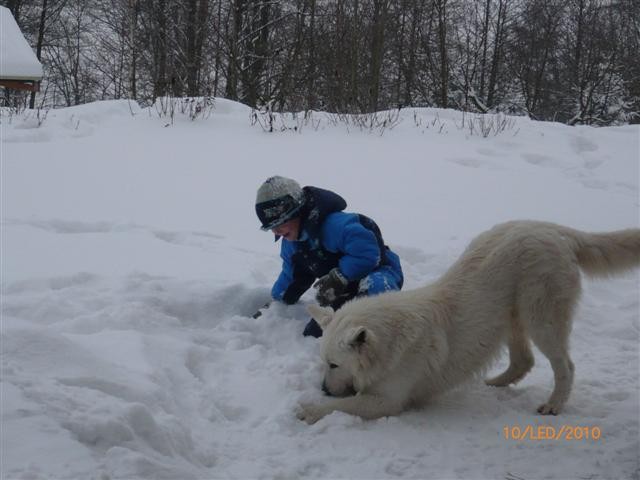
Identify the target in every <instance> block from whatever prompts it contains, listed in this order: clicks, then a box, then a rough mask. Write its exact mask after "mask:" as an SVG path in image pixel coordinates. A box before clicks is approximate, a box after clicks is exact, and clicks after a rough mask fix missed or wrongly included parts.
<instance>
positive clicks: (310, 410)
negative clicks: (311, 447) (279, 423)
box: [296, 403, 329, 425]
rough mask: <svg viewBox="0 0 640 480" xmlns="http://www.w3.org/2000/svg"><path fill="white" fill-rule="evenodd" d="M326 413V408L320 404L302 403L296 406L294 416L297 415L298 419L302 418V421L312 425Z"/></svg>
mask: <svg viewBox="0 0 640 480" xmlns="http://www.w3.org/2000/svg"><path fill="white" fill-rule="evenodd" d="M328 413H329V412H328V411H327V409H326V408H324V407H322V406H321V405H316V404H313V403H303V404H301V405H300V406H299V407H298V410H297V412H296V417H298V420H302V421H303V422H307V423H308V424H309V425H313V424H314V423H316V422H317V421H318V420H320V419H321V418H323V417H324V416H326V415H327V414H328Z"/></svg>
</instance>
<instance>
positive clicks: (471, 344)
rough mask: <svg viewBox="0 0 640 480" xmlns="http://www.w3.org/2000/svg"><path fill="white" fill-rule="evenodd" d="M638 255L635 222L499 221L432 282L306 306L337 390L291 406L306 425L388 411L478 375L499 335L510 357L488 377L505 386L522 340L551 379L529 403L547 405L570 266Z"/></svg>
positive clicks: (560, 392)
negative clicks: (576, 226) (543, 397)
mask: <svg viewBox="0 0 640 480" xmlns="http://www.w3.org/2000/svg"><path fill="white" fill-rule="evenodd" d="M639 263H640V230H638V229H629V230H622V231H618V232H612V233H602V234H589V233H584V232H579V231H577V230H573V229H570V228H566V227H562V226H559V225H554V224H550V223H542V222H533V221H520V222H509V223H505V224H501V225H498V226H496V227H494V228H493V229H491V230H489V231H488V232H485V233H483V234H481V235H480V236H478V237H477V238H476V239H475V240H473V241H472V242H471V244H470V245H469V247H468V248H467V250H466V251H465V252H464V253H463V255H462V256H461V257H460V259H458V261H457V262H456V263H455V264H453V265H452V266H451V268H450V269H449V270H448V271H447V272H446V273H445V274H444V275H443V276H442V277H441V278H440V279H439V280H438V281H436V282H435V283H433V284H431V285H428V286H426V287H423V288H419V289H416V290H412V291H406V292H389V293H385V294H382V295H378V296H375V297H366V298H361V299H358V300H354V301H352V302H349V303H347V304H346V305H344V307H342V308H341V309H340V310H338V311H337V312H335V313H334V312H333V310H331V309H330V308H321V307H319V306H317V305H311V306H310V307H309V312H310V313H311V315H313V317H314V318H315V319H316V320H317V321H318V323H319V324H320V326H321V327H322V328H323V330H324V335H323V337H322V344H321V355H322V358H323V360H324V361H325V364H326V374H325V380H324V384H325V385H324V386H325V389H326V390H328V392H329V393H330V394H332V395H335V396H339V397H342V398H333V399H331V400H330V401H327V402H324V403H321V404H307V405H302V406H301V409H300V411H299V414H298V416H299V418H300V419H303V420H305V421H307V422H308V423H314V422H316V421H318V420H319V419H320V418H322V417H323V416H325V415H327V414H329V413H331V412H333V411H335V410H339V411H343V412H347V413H350V414H353V415H359V416H361V417H363V418H367V419H373V418H379V417H382V416H388V415H396V414H398V413H400V412H402V411H403V410H405V409H407V408H410V407H415V406H420V405H422V404H424V402H425V401H427V400H428V399H429V398H431V397H433V396H434V395H437V394H439V393H442V392H444V391H446V390H448V389H450V388H452V387H455V386H456V385H458V384H460V383H461V382H463V381H465V380H467V379H469V378H471V377H473V376H474V375H478V374H481V373H482V372H483V371H484V370H485V369H486V368H487V366H488V365H489V364H490V362H491V361H492V360H493V359H495V358H496V356H497V354H498V353H499V350H500V347H501V346H502V345H503V344H505V343H506V344H507V345H508V347H509V353H510V365H509V367H508V368H507V369H506V370H505V371H504V372H503V373H502V374H500V375H498V376H497V377H495V378H493V379H490V380H487V381H486V383H487V384H488V385H493V386H506V385H508V384H510V383H515V382H517V381H519V380H520V379H522V378H523V377H524V376H525V375H526V374H527V373H528V372H529V370H531V368H532V367H533V354H532V352H531V347H530V340H532V341H533V343H534V344H535V345H536V346H537V347H538V348H539V349H540V351H541V352H542V353H543V354H544V355H545V356H546V357H547V358H548V359H549V361H550V363H551V366H552V368H553V373H554V379H555V387H554V390H553V392H552V393H551V396H550V397H549V399H548V400H547V402H546V403H544V404H543V405H541V406H540V407H539V408H538V412H540V413H542V414H557V413H559V412H560V410H561V409H562V407H563V405H564V404H565V402H566V401H567V399H568V397H569V393H570V391H571V386H572V382H573V371H574V368H573V363H572V361H571V359H570V357H569V333H570V330H571V317H572V313H573V310H574V308H575V306H576V303H577V301H578V298H579V295H580V268H582V270H584V271H585V272H586V273H588V274H591V275H608V274H611V273H615V272H617V271H622V270H625V269H630V268H633V267H634V266H637V265H638V264H639ZM330 365H332V366H333V368H331V367H330ZM353 392H357V393H356V394H355V395H351V394H352V393H353Z"/></svg>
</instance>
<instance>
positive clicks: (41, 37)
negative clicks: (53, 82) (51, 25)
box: [29, 0, 48, 110]
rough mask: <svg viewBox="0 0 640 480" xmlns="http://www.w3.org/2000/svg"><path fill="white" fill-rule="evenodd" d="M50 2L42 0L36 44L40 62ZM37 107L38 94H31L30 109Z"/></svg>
mask: <svg viewBox="0 0 640 480" xmlns="http://www.w3.org/2000/svg"><path fill="white" fill-rule="evenodd" d="M47 4H48V0H42V11H41V12H40V25H39V26H38V42H37V43H36V57H37V58H38V61H40V60H41V59H42V44H43V43H44V31H45V22H46V20H47ZM35 105H36V92H31V98H30V99H29V108H30V109H31V110H33V109H34V108H35Z"/></svg>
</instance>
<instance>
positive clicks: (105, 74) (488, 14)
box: [0, 0, 640, 125]
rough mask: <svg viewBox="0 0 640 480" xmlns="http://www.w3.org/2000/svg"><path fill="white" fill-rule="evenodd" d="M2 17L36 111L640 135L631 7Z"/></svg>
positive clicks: (192, 6) (289, 6) (37, 0)
mask: <svg viewBox="0 0 640 480" xmlns="http://www.w3.org/2000/svg"><path fill="white" fill-rule="evenodd" d="M0 4H3V5H4V6H6V7H8V8H9V9H10V10H11V11H12V13H13V15H14V17H15V18H16V20H17V22H18V24H19V25H20V27H21V29H22V31H23V32H24V33H25V36H26V37H27V39H28V40H29V41H30V43H31V44H32V46H33V47H34V50H35V51H36V53H37V55H38V57H39V58H40V59H41V61H42V63H43V65H44V69H45V79H44V82H43V88H42V90H41V92H40V93H39V94H38V97H37V98H36V99H35V100H36V103H38V104H39V105H45V106H60V105H77V104H81V103H86V102H90V101H95V100H104V99H120V98H132V99H136V100H138V101H139V102H140V103H142V104H150V103H152V102H154V101H155V99H157V98H159V97H165V96H176V97H182V96H191V97H195V96H222V97H225V98H228V99H232V100H237V101H240V102H243V103H245V104H247V105H249V106H252V107H256V108H271V109H273V110H276V111H303V110H324V111H331V112H339V113H365V112H373V111H378V110H383V109H391V108H402V107H411V106H414V107H415V106H433V107H442V108H455V109H460V110H466V111H473V112H495V111H502V112H508V113H514V114H521V115H528V116H529V117H531V118H534V119H539V120H555V121H560V122H564V123H567V124H571V125H574V124H590V125H610V124H618V123H628V122H639V121H640V117H639V114H640V55H639V53H638V52H640V2H639V1H637V0H182V1H178V0H3V1H0ZM16 95H17V94H15V93H11V94H9V93H7V94H5V101H11V99H12V98H13V99H14V100H15V98H16ZM12 96H13V97H12Z"/></svg>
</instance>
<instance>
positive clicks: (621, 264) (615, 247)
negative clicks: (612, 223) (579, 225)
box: [563, 228, 640, 277]
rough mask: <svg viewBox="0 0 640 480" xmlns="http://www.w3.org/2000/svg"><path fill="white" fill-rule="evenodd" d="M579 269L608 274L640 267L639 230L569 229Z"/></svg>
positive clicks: (599, 275) (597, 273)
mask: <svg viewBox="0 0 640 480" xmlns="http://www.w3.org/2000/svg"><path fill="white" fill-rule="evenodd" d="M563 234H565V235H568V236H569V237H571V238H572V239H573V240H574V242H575V245H574V251H575V254H576V257H577V259H578V264H579V265H580V268H581V269H582V270H583V271H584V272H585V273H586V274H587V275H591V276H595V277H606V276H609V275H612V274H615V273H622V272H624V271H627V270H631V269H632V268H634V267H638V266H640V229H638V228H630V229H627V230H618V231H615V232H607V233H586V232H580V231H577V230H572V229H567V230H566V231H564V232H563Z"/></svg>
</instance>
